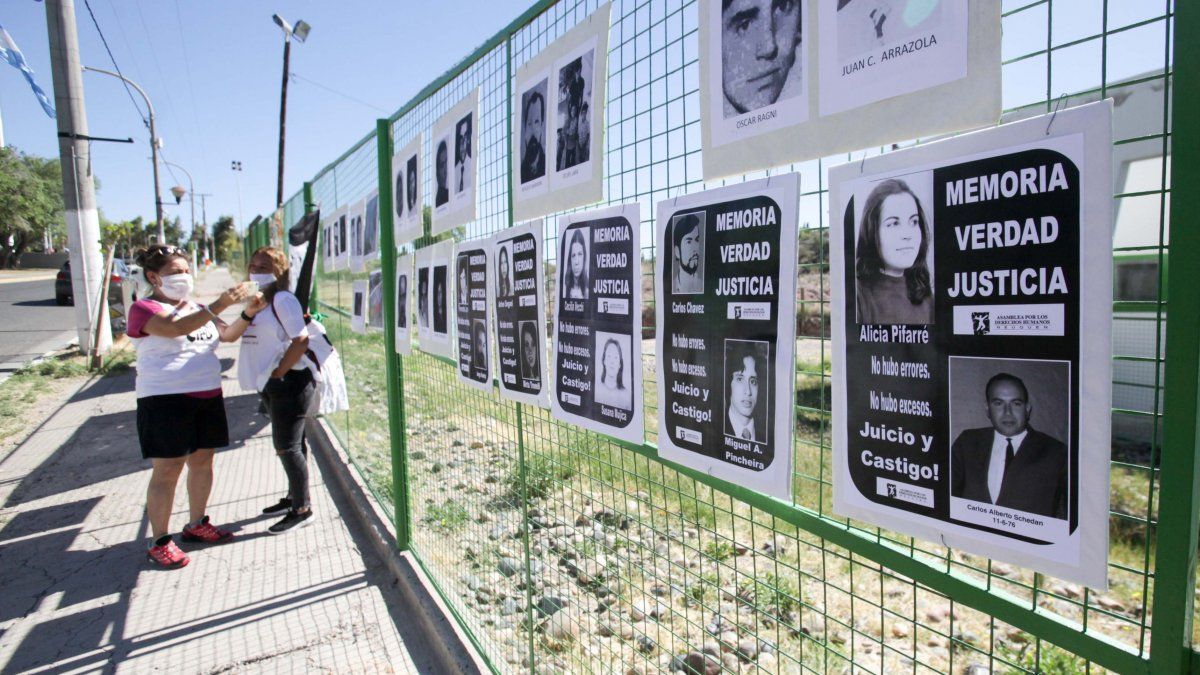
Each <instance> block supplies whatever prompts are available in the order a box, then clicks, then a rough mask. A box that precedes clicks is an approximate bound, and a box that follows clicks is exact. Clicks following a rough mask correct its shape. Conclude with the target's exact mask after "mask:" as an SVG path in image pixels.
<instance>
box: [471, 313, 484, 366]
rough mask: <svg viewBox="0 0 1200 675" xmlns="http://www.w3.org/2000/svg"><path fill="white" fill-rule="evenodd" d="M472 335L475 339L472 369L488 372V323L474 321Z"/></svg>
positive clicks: (481, 320)
mask: <svg viewBox="0 0 1200 675" xmlns="http://www.w3.org/2000/svg"><path fill="white" fill-rule="evenodd" d="M471 335H472V336H473V337H474V339H473V342H474V347H475V349H474V352H475V353H474V354H473V355H472V358H473V359H474V361H473V362H472V369H473V370H475V371H482V372H487V369H488V339H487V338H488V336H487V322H486V321H484V320H483V319H474V320H473V321H471Z"/></svg>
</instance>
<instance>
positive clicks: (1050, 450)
mask: <svg viewBox="0 0 1200 675" xmlns="http://www.w3.org/2000/svg"><path fill="white" fill-rule="evenodd" d="M1070 366H1071V364H1070V362H1068V361H1039V360H1028V359H991V358H972V357H952V358H951V359H950V387H951V389H950V392H951V394H950V430H951V435H952V437H953V438H954V441H953V445H951V448H950V494H951V496H953V497H958V498H960V499H966V500H970V501H974V502H979V503H983V504H995V505H996V506H1001V507H1005V508H1009V509H1016V510H1018V511H1023V512H1025V513H1031V514H1036V515H1039V516H1045V517H1047V518H1057V519H1060V520H1064V519H1066V518H1067V516H1068V513H1069V508H1070V503H1069V496H1070V494H1069V485H1070V483H1069V475H1070V474H1069V472H1070V455H1069V453H1068V450H1067V447H1068V444H1067V439H1068V434H1069V428H1070V414H1071V412H1070V411H1071V401H1070V391H1071V367H1070Z"/></svg>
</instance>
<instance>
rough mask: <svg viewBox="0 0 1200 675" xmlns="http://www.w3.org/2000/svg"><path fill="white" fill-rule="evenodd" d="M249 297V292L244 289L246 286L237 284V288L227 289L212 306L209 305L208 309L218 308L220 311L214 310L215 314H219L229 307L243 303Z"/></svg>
mask: <svg viewBox="0 0 1200 675" xmlns="http://www.w3.org/2000/svg"><path fill="white" fill-rule="evenodd" d="M249 295H250V292H249V289H248V288H247V287H246V284H244V283H242V284H238V285H237V286H234V287H233V288H230V289H227V290H226V291H225V292H224V293H222V294H221V296H220V297H218V298H217V299H216V301H215V302H213V303H212V305H210V307H218V306H220V309H218V310H215V311H216V312H217V313H220V312H221V311H222V310H224V309H225V308H226V307H229V306H230V305H236V304H238V303H240V302H242V301H244V300H245V299H246V298H247V297H249Z"/></svg>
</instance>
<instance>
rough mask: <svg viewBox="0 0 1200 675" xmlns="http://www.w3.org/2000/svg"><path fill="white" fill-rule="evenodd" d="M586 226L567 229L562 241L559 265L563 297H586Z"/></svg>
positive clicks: (588, 262)
mask: <svg viewBox="0 0 1200 675" xmlns="http://www.w3.org/2000/svg"><path fill="white" fill-rule="evenodd" d="M586 231H588V230H587V229H586V228H582V227H580V228H575V229H572V230H570V231H569V233H568V234H567V238H566V241H564V242H563V246H562V255H561V257H560V258H559V265H560V266H561V267H562V276H561V279H562V281H561V283H560V285H559V287H560V288H561V289H562V297H563V299H569V300H586V299H587V297H588V267H589V266H590V259H589V258H588V241H587V236H586V235H585V234H584V232H586Z"/></svg>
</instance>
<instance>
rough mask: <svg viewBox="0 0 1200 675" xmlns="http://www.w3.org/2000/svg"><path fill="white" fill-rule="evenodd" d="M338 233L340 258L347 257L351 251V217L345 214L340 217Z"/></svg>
mask: <svg viewBox="0 0 1200 675" xmlns="http://www.w3.org/2000/svg"><path fill="white" fill-rule="evenodd" d="M337 233H338V237H337V240H338V253H337V254H338V257H342V256H345V255H346V254H347V253H348V252H349V251H350V222H349V216H347V215H346V213H345V212H343V213H342V214H341V215H340V216H338V221H337Z"/></svg>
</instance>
